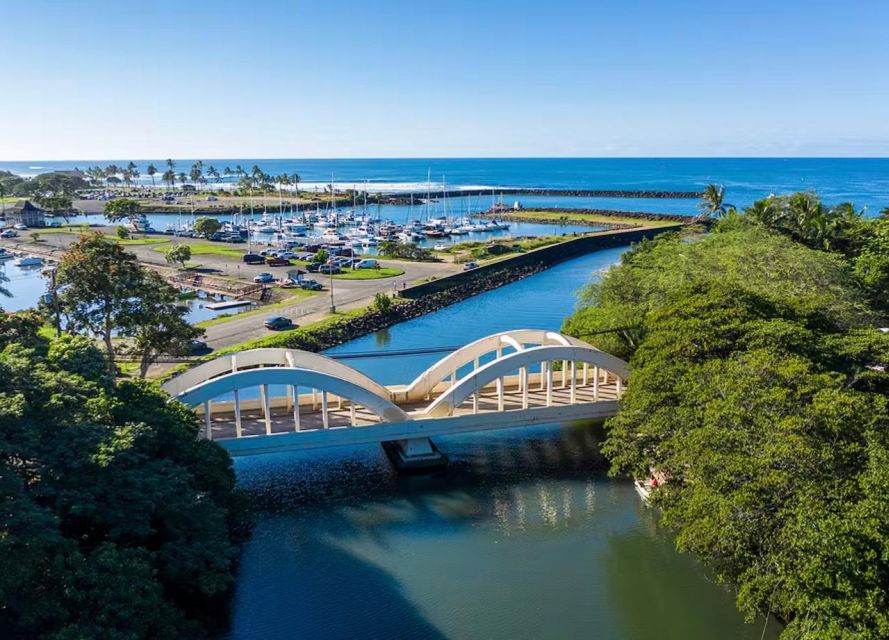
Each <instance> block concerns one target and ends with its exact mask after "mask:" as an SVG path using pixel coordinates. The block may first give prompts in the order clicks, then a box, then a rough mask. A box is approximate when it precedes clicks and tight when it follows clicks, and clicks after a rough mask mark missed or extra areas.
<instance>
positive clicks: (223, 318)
mask: <svg viewBox="0 0 889 640" xmlns="http://www.w3.org/2000/svg"><path fill="white" fill-rule="evenodd" d="M288 291H289V292H291V293H292V294H293V295H291V296H290V297H289V298H287V299H286V300H282V301H281V302H276V303H275V304H267V305H263V306H261V307H259V308H258V309H251V310H250V311H242V312H241V313H230V314H221V315H218V316H216V317H215V318H210V319H209V320H204V321H203V322H198V323H197V324H196V325H195V326H196V327H200V328H202V329H206V328H207V327H212V326H214V325H217V324H224V323H226V322H228V321H229V320H235V319H237V318H249V317H250V316H258V315H264V314H266V313H269V312H270V311H274V310H275V309H281V308H283V307H287V306H290V305H292V304H296V303H297V302H299V301H300V300H303V299H305V298H310V297H312V296H313V295H316V294H317V293H320V292H319V291H306V290H305V289H289V290H288Z"/></svg>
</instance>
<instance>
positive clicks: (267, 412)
mask: <svg viewBox="0 0 889 640" xmlns="http://www.w3.org/2000/svg"><path fill="white" fill-rule="evenodd" d="M259 397H260V400H262V414H263V416H264V417H265V433H266V435H269V434H271V433H272V411H271V407H269V385H267V384H264V385H261V386H260V387H259Z"/></svg>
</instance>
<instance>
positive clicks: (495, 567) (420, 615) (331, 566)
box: [229, 425, 760, 639]
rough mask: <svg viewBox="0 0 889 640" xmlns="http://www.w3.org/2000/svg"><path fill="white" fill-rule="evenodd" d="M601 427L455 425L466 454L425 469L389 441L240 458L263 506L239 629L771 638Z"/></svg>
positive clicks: (249, 556)
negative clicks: (396, 454)
mask: <svg viewBox="0 0 889 640" xmlns="http://www.w3.org/2000/svg"><path fill="white" fill-rule="evenodd" d="M600 437H601V431H600V430H599V429H598V428H596V427H593V426H590V425H572V426H563V427H535V428H527V429H517V430H511V431H507V432H494V433H486V434H480V435H470V436H467V435H461V436H459V437H457V436H454V437H450V438H440V439H439V440H438V441H437V442H438V444H439V446H440V447H441V448H442V450H444V451H445V452H446V453H447V455H448V456H449V457H450V458H451V461H452V464H451V465H450V467H449V468H448V469H447V470H445V471H443V472H441V473H439V474H436V475H432V476H418V477H399V476H397V475H396V474H394V473H393V472H392V471H391V469H390V467H389V465H388V462H387V461H386V460H385V457H384V456H383V455H382V453H381V452H380V449H379V447H376V446H368V447H354V448H348V449H339V450H330V451H317V452H306V453H302V454H289V455H288V454H279V455H273V456H266V457H257V458H245V459H238V460H237V461H236V467H237V471H238V477H239V482H240V485H241V486H242V487H243V488H244V489H246V490H247V491H248V492H250V494H251V495H253V496H255V497H256V498H257V501H258V504H259V505H260V508H261V516H260V518H259V522H258V524H257V526H256V529H255V531H254V533H253V536H252V538H251V540H250V542H249V543H248V544H247V548H246V549H245V553H244V557H243V560H242V564H241V569H240V575H239V580H238V587H237V592H236V595H235V601H234V602H235V604H234V622H233V627H232V629H231V630H230V632H229V636H230V637H232V638H278V637H280V638H285V637H310V638H350V637H372V638H389V637H398V638H443V637H447V638H479V637H483V638H495V639H497V638H567V637H597V638H635V637H644V636H642V635H640V634H641V633H643V632H644V633H645V634H647V635H656V636H657V637H659V638H680V637H681V638H692V639H694V638H712V637H717V636H719V637H729V638H758V637H759V632H760V629H759V628H755V629H754V627H752V626H747V625H744V624H743V623H742V622H741V619H740V616H739V615H738V613H737V612H736V611H735V610H734V606H733V603H732V597H731V595H730V594H729V593H728V592H727V591H725V590H723V589H721V588H719V587H715V586H714V585H713V584H711V583H710V582H709V581H708V578H707V576H706V574H705V572H704V571H702V569H701V568H700V566H698V564H697V563H696V562H695V561H694V560H693V559H692V558H690V557H688V556H681V555H678V554H676V552H675V551H674V550H673V547H672V541H671V539H670V537H669V535H668V534H667V533H666V532H664V531H662V530H660V529H659V528H658V527H657V524H656V520H655V518H654V514H653V513H652V512H651V511H650V510H649V509H647V508H645V507H644V506H642V504H641V503H640V501H639V500H638V499H637V498H636V496H635V493H634V491H633V488H632V485H631V483H629V482H626V481H616V480H612V479H609V478H608V477H607V476H606V474H605V468H606V465H605V461H604V460H603V458H602V456H601V455H600V453H599V448H598V442H599V439H600ZM657 598H660V600H659V601H658V600H656V599H657ZM648 600H651V601H652V602H651V603H649V602H648ZM702 608H704V609H705V610H704V611H702V610H701V609H702Z"/></svg>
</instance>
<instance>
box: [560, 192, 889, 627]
mask: <svg viewBox="0 0 889 640" xmlns="http://www.w3.org/2000/svg"><path fill="white" fill-rule="evenodd" d="M807 198H808V194H803V195H802V196H800V197H799V198H798V199H799V200H800V201H802V200H807ZM755 206H756V205H755ZM806 207H808V208H810V209H811V208H814V209H817V208H818V207H817V206H813V205H812V203H811V201H809V202H808V204H807V205H806ZM847 217H848V220H849V221H850V222H848V224H847V223H846V220H847ZM838 220H839V222H838V224H837V225H836V227H835V228H836V229H843V231H842V232H838V233H837V235H835V236H833V237H832V239H830V240H829V241H828V242H825V239H827V238H830V237H831V236H830V234H821V235H820V236H817V237H813V236H809V235H807V234H798V233H796V232H791V231H788V230H787V229H777V230H772V229H773V227H772V225H770V224H764V223H763V222H762V220H761V219H757V218H756V216H755V215H750V216H749V217H748V216H746V215H745V214H738V213H736V212H730V213H729V214H728V215H727V217H726V218H725V219H724V221H723V222H720V223H719V224H717V226H716V228H715V233H712V234H708V235H701V234H691V235H685V236H680V235H676V234H673V235H671V236H669V237H661V238H660V239H658V240H655V241H650V242H645V243H642V244H641V245H638V246H636V247H635V248H634V249H632V250H631V251H629V252H627V253H626V254H625V255H624V257H623V260H622V262H621V264H620V265H619V266H617V267H615V268H613V269H611V270H610V271H609V272H608V273H607V274H606V275H605V277H604V278H603V279H602V281H601V283H599V284H597V285H593V286H591V287H589V288H588V290H587V291H586V293H585V298H584V303H583V304H582V306H581V307H580V308H579V309H578V311H577V312H576V313H575V315H574V316H572V317H571V318H569V319H568V321H567V322H566V326H565V329H566V330H567V331H568V332H570V333H572V334H574V335H578V336H585V337H586V339H587V340H589V341H590V342H592V343H594V344H596V345H597V346H599V347H601V348H603V349H605V350H608V351H611V352H614V353H616V354H618V355H621V356H623V357H626V358H629V359H630V361H631V364H632V367H633V369H632V374H631V376H630V379H629V384H628V387H627V391H626V393H625V395H624V398H623V401H622V406H621V410H620V412H619V414H618V415H617V416H616V417H615V418H613V419H611V420H609V421H608V423H607V425H606V430H607V441H606V444H605V446H604V451H605V453H606V454H607V455H608V456H609V458H610V459H611V461H612V465H613V470H614V471H615V472H617V473H630V474H633V475H636V476H641V477H644V476H647V475H648V474H649V473H651V472H652V470H656V471H657V472H660V473H663V474H665V476H666V478H667V481H666V483H664V484H662V485H661V486H660V487H659V488H658V489H657V490H656V491H655V493H654V496H653V499H654V501H655V503H656V504H657V505H658V506H659V507H660V508H661V511H662V516H663V519H664V521H665V522H666V523H668V524H669V525H672V526H673V527H675V528H676V530H677V533H678V535H677V544H678V546H679V547H680V548H681V549H684V550H689V551H693V552H695V553H697V554H699V555H700V556H701V557H702V558H703V559H704V560H705V561H707V562H708V563H709V564H710V566H712V567H713V568H714V570H715V571H716V573H717V575H718V576H719V577H720V578H722V579H724V580H725V581H727V582H729V583H732V584H734V585H736V586H737V588H738V605H739V607H740V608H741V609H742V611H744V612H745V613H746V614H747V615H748V616H751V617H752V616H753V615H755V614H757V613H766V612H772V613H775V614H778V615H779V616H780V617H781V618H782V619H783V620H785V621H786V622H787V626H786V628H785V631H784V634H785V635H784V637H787V638H812V639H814V638H868V639H870V638H874V639H876V638H885V637H889V493H887V489H886V488H887V487H889V402H887V395H889V379H887V378H889V375H887V374H886V373H885V372H883V370H882V365H885V364H886V363H889V336H887V335H886V334H884V333H882V332H880V331H879V330H878V329H877V328H876V327H877V326H879V325H880V323H881V310H880V309H878V308H874V306H873V305H872V304H870V302H871V301H872V300H873V299H874V290H873V288H872V287H873V282H874V281H877V280H879V279H880V278H879V276H877V277H876V278H873V279H871V280H868V278H869V277H870V276H872V275H873V274H874V273H878V274H879V273H880V269H879V268H878V267H874V268H870V267H869V268H867V269H865V268H863V267H862V266H861V264H859V262H858V260H859V258H858V257H857V256H862V255H865V252H864V251H860V252H859V253H857V254H856V253H855V250H853V249H847V251H848V253H846V252H843V251H840V250H839V249H838V248H837V249H834V247H840V246H842V245H843V243H846V240H845V239H846V238H850V237H851V236H852V235H853V231H854V232H856V233H857V232H862V229H867V230H866V231H864V232H863V233H865V235H866V236H868V238H869V239H868V240H867V241H865V242H864V243H862V246H869V247H871V249H870V252H869V253H866V255H868V256H869V257H868V258H867V260H868V261H870V262H868V264H869V265H873V264H877V265H882V264H884V262H883V261H884V260H885V259H886V252H885V247H886V245H885V244H881V242H882V241H881V240H877V239H874V236H873V235H870V234H872V229H873V228H875V227H867V225H870V224H871V223H870V222H863V221H862V220H860V219H859V216H858V215H854V214H853V215H851V216H850V215H849V214H848V213H846V214H844V215H843V216H838ZM855 230H857V231H855ZM881 233H882V232H881ZM876 235H879V234H876ZM785 236H786V237H785ZM806 245H809V246H812V247H817V249H813V248H809V247H808V246H806ZM847 246H848V247H851V246H852V243H851V241H850V242H848V243H847ZM881 247H882V248H881ZM824 249H830V251H825V250H824ZM608 329H616V331H613V332H610V333H605V334H600V333H599V332H600V331H602V330H608Z"/></svg>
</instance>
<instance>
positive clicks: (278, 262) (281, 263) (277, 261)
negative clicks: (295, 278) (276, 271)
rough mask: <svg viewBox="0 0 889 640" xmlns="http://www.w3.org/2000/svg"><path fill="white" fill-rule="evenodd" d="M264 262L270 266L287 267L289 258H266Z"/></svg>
mask: <svg viewBox="0 0 889 640" xmlns="http://www.w3.org/2000/svg"><path fill="white" fill-rule="evenodd" d="M265 263H266V264H267V265H268V266H270V267H289V266H290V260H286V259H285V258H277V257H274V258H266V259H265Z"/></svg>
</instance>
